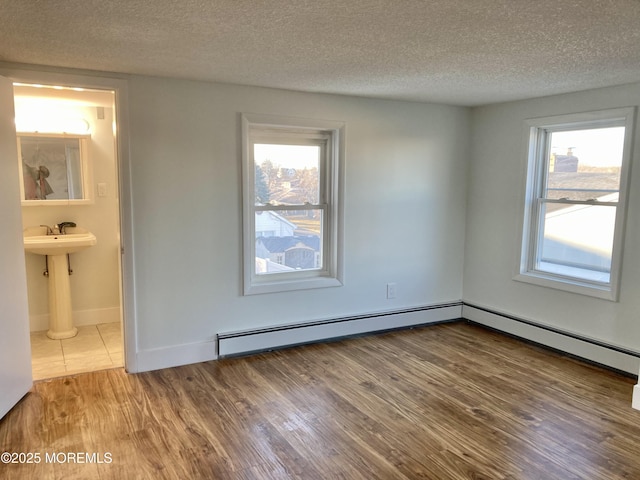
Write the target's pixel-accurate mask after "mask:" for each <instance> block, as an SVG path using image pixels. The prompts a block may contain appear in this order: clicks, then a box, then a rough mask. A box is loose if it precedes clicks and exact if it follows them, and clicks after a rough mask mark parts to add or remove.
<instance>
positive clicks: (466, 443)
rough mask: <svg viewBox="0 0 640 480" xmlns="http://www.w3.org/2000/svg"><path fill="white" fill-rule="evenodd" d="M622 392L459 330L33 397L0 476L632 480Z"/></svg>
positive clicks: (113, 378)
mask: <svg viewBox="0 0 640 480" xmlns="http://www.w3.org/2000/svg"><path fill="white" fill-rule="evenodd" d="M634 383H635V380H634V379H632V378H629V377H625V376H622V375H620V374H618V373H615V372H611V371H609V370H605V369H602V368H599V367H597V366H593V365H590V364H586V363H582V362H580V361H578V360H575V359H573V358H570V357H567V356H563V355H560V354H558V353H555V352H551V351H548V350H545V349H543V348H540V347H537V346H533V345H530V344H527V343H524V342H520V341H518V340H516V339H513V338H510V337H507V336H504V335H501V334H499V333H496V332H493V331H490V330H486V329H484V328H481V327H478V326H474V325H469V324H466V323H463V322H460V323H453V324H445V325H435V326H429V327H425V328H418V329H413V330H406V331H400V332H393V333H388V334H383V335H376V336H369V337H363V338H358V339H351V340H344V341H340V342H334V343H330V344H317V345H308V346H304V347H298V348H291V349H287V350H280V351H276V352H271V353H265V354H260V355H254V356H250V357H245V358H237V359H226V360H220V361H213V362H207V363H201V364H196V365H189V366H184V367H177V368H171V369H166V370H160V371H156V372H147V373H141V374H137V375H128V374H126V373H124V372H123V371H122V370H107V371H103V372H95V373H88V374H81V375H76V376H73V377H65V378H59V379H55V380H52V381H47V382H41V383H36V384H35V385H34V388H33V389H32V391H31V392H30V393H29V394H28V395H27V397H25V399H24V400H23V401H22V402H20V404H18V405H17V406H16V407H15V408H14V409H13V410H12V411H11V412H9V414H8V415H7V416H6V417H5V418H4V419H3V420H2V421H1V422H0V452H4V451H7V452H23V453H24V452H34V453H39V454H40V456H41V458H42V461H41V462H40V463H38V464H23V465H19V464H0V478H2V479H14V478H15V479H20V480H21V479H24V478H38V479H54V478H98V479H121V478H134V479H135V478H139V479H147V478H148V479H163V478H166V479H173V478H194V479H195V478H216V479H261V478H265V479H271V478H278V479H279V478H300V479H316V478H317V479H323V480H324V479H327V478H336V479H337V478H344V479H363V480H364V479H376V478H379V479H388V478H394V479H417V478H425V479H434V480H445V479H452V480H453V479H456V480H457V479H467V478H468V479H517V480H522V479H545V480H552V479H561V480H566V479H585V478H589V479H592V478H598V479H618V478H640V457H638V455H637V439H638V438H640V412H638V411H635V410H633V409H631V406H630V405H631V392H632V388H633V385H634ZM60 452H62V453H63V454H69V453H72V454H73V453H78V452H81V453H83V452H84V453H87V454H98V455H99V456H100V455H102V458H104V454H105V453H108V454H109V455H110V458H112V461H111V462H110V463H78V462H75V463H73V462H67V463H47V462H45V461H44V459H45V455H46V454H49V455H51V454H54V453H60Z"/></svg>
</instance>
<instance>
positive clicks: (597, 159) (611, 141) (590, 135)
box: [551, 127, 624, 167]
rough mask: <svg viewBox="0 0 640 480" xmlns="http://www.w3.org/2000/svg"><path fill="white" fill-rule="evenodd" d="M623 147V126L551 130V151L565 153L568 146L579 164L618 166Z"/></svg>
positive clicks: (620, 161) (620, 163) (620, 162)
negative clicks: (561, 130) (578, 160)
mask: <svg viewBox="0 0 640 480" xmlns="http://www.w3.org/2000/svg"><path fill="white" fill-rule="evenodd" d="M623 147H624V127H610V128H596V129H589V130H572V131H568V132H553V141H552V144H551V153H555V154H559V155H565V154H566V153H567V151H568V149H569V148H571V149H572V151H573V155H575V156H576V157H578V158H579V159H580V165H588V166H591V167H620V166H621V165H622V149H623Z"/></svg>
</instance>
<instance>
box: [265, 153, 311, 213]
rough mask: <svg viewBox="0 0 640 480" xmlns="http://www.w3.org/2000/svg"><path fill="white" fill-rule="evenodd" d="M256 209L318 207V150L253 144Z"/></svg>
mask: <svg viewBox="0 0 640 480" xmlns="http://www.w3.org/2000/svg"><path fill="white" fill-rule="evenodd" d="M253 157H254V162H255V198H256V204H257V205H261V204H262V205H264V204H266V203H272V204H274V205H304V204H305V203H311V204H314V205H317V204H318V203H319V192H320V177H319V170H320V146H318V145H274V144H264V143H256V144H254V149H253Z"/></svg>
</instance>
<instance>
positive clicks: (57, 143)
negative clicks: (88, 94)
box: [18, 133, 92, 205]
mask: <svg viewBox="0 0 640 480" xmlns="http://www.w3.org/2000/svg"><path fill="white" fill-rule="evenodd" d="M89 139H90V136H89V135H69V134H39V133H18V161H19V163H20V168H19V171H20V191H21V195H22V205H73V204H80V205H81V204H88V203H92V195H91V193H92V192H91V179H90V173H91V172H90V168H89V161H88V157H87V143H88V141H89Z"/></svg>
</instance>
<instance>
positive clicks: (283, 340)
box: [217, 301, 462, 358]
mask: <svg viewBox="0 0 640 480" xmlns="http://www.w3.org/2000/svg"><path fill="white" fill-rule="evenodd" d="M461 317H462V302H461V301H456V302H448V303H441V304H437V305H428V306H423V307H417V308H410V309H403V310H394V311H386V312H378V313H370V314H363V315H355V316H349V317H340V318H332V319H327V320H319V321H313V322H305V323H295V324H289V325H279V326H275V327H268V328H259V329H253V330H243V331H237V332H227V333H220V334H218V337H217V338H218V346H217V348H218V358H224V357H232V356H239V355H248V354H251V353H257V352H263V351H268V350H274V349H277V348H282V347H290V346H294V345H303V344H306V343H315V342H320V341H323V342H326V341H330V340H336V339H340V338H345V337H351V336H357V335H362V334H367V333H374V332H376V333H378V332H383V331H387V330H397V329H402V328H409V327H417V326H422V325H428V324H433V323H441V322H448V321H454V320H460V318H461Z"/></svg>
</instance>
